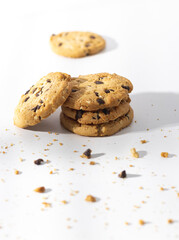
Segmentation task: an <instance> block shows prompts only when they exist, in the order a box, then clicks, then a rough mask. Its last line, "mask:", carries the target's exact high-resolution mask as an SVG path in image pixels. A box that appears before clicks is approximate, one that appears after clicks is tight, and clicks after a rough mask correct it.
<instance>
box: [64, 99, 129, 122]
mask: <svg viewBox="0 0 179 240" xmlns="http://www.w3.org/2000/svg"><path fill="white" fill-rule="evenodd" d="M62 111H63V113H64V114H65V115H66V116H67V117H69V118H72V119H74V120H76V121H77V122H79V123H81V124H101V123H106V122H109V121H113V120H115V119H116V118H119V117H121V116H123V115H125V114H126V113H127V112H128V111H129V102H126V101H122V102H121V103H120V104H119V105H118V106H117V107H113V108H104V109H100V110H98V111H93V112H89V111H83V110H74V109H72V108H67V107H64V106H62Z"/></svg>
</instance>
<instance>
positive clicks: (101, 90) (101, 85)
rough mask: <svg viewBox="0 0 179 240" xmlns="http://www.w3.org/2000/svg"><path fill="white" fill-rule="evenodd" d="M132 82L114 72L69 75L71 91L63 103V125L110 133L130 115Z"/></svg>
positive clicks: (83, 131) (89, 133)
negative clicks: (74, 76)
mask: <svg viewBox="0 0 179 240" xmlns="http://www.w3.org/2000/svg"><path fill="white" fill-rule="evenodd" d="M132 89H133V86H132V83H131V82H130V81H129V80H128V79H126V78H124V77H121V76H119V75H117V74H109V73H99V74H90V75H85V76H79V77H78V78H73V79H72V91H71V94H70V95H69V97H68V98H67V100H66V101H65V103H64V104H63V105H62V113H61V116H60V119H61V123H62V125H63V126H64V127H65V128H66V129H68V130H69V131H71V132H74V133H76V134H79V135H83V136H109V135H112V134H114V133H116V132H118V131H119V130H121V129H123V128H125V127H127V126H128V125H129V124H130V123H131V122H132V119H133V110H132V108H131V107H130V105H129V103H130V98H129V93H130V92H131V91H132Z"/></svg>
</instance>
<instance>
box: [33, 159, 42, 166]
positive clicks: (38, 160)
mask: <svg viewBox="0 0 179 240" xmlns="http://www.w3.org/2000/svg"><path fill="white" fill-rule="evenodd" d="M43 162H44V160H43V159H41V158H39V159H37V160H35V161H34V164H36V165H41V164H42V163H43Z"/></svg>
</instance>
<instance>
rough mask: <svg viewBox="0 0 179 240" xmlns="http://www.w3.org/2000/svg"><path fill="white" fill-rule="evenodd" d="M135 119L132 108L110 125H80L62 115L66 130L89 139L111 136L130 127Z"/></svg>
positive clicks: (61, 118)
mask: <svg viewBox="0 0 179 240" xmlns="http://www.w3.org/2000/svg"><path fill="white" fill-rule="evenodd" d="M132 119H133V110H132V108H131V107H130V110H129V112H128V113H127V114H126V115H124V116H123V117H119V118H117V119H116V120H114V121H110V122H108V123H103V124H96V125H87V124H80V123H78V122H77V121H75V120H73V119H71V118H69V117H67V116H65V115H64V114H63V113H62V112H61V114H60V120H61V123H62V125H63V126H64V128H66V129H67V130H69V131H71V132H73V133H76V134H78V135H82V136H89V137H103V136H110V135H113V134H115V133H116V132H118V131H119V130H121V129H123V128H125V127H127V126H128V125H130V123H131V122H132Z"/></svg>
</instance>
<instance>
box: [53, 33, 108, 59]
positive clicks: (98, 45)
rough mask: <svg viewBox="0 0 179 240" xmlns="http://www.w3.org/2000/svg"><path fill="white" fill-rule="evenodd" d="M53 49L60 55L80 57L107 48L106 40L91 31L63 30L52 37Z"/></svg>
mask: <svg viewBox="0 0 179 240" xmlns="http://www.w3.org/2000/svg"><path fill="white" fill-rule="evenodd" d="M50 45H51V48H52V51H53V52H55V53H56V54H58V55H62V56H65V57H71V58H80V57H85V56H87V55H93V54H96V53H98V52H100V51H101V50H103V49H104V48H105V40H104V39H103V38H102V37H101V36H99V35H98V34H96V33H91V32H62V33H60V34H57V35H55V34H52V36H51V38H50Z"/></svg>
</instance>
